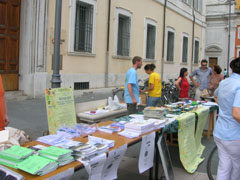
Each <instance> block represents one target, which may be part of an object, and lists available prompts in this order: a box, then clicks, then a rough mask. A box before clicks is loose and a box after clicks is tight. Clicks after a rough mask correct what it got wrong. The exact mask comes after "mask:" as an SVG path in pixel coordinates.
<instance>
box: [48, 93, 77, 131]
mask: <svg viewBox="0 0 240 180" xmlns="http://www.w3.org/2000/svg"><path fill="white" fill-rule="evenodd" d="M45 97H46V107H47V116H48V129H49V133H50V134H55V133H56V131H57V130H58V129H59V128H61V127H66V126H67V127H72V126H75V125H76V124H77V121H76V113H75V104H74V98H73V90H72V88H55V89H46V91H45Z"/></svg>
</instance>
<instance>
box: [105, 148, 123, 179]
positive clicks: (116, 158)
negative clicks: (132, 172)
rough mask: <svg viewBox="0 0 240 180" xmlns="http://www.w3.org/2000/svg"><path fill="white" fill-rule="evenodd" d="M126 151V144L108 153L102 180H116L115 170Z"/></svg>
mask: <svg viewBox="0 0 240 180" xmlns="http://www.w3.org/2000/svg"><path fill="white" fill-rule="evenodd" d="M126 151H127V144H124V145H123V146H121V147H119V148H117V149H114V150H112V151H110V152H109V153H108V158H107V161H106V163H105V164H104V168H103V174H102V179H104V180H112V179H117V170H118V167H119V164H120V162H121V160H122V158H123V156H124V154H125V152H126Z"/></svg>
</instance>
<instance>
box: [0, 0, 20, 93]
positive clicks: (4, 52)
mask: <svg viewBox="0 0 240 180" xmlns="http://www.w3.org/2000/svg"><path fill="white" fill-rule="evenodd" d="M20 5H21V0H0V74H1V75H2V81H3V86H4V89H5V90H7V91H13V90H18V72H19V32H20Z"/></svg>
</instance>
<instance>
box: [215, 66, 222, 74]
mask: <svg viewBox="0 0 240 180" xmlns="http://www.w3.org/2000/svg"><path fill="white" fill-rule="evenodd" d="M213 69H214V71H215V72H216V73H217V74H220V73H221V72H222V68H221V67H220V66H219V65H214V66H213Z"/></svg>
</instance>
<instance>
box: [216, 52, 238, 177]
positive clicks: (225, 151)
mask: <svg viewBox="0 0 240 180" xmlns="http://www.w3.org/2000/svg"><path fill="white" fill-rule="evenodd" d="M230 67H231V69H232V71H233V73H232V74H231V76H230V77H229V78H227V79H225V80H223V81H221V82H220V84H219V87H218V88H217V89H216V91H215V98H216V102H218V104H219V118H218V119H217V121H216V126H215V128H214V133H213V134H214V140H215V142H216V145H217V147H218V156H219V164H218V172H217V179H231V180H239V178H240V57H239V58H236V59H234V60H233V61H232V62H231V63H230Z"/></svg>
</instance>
